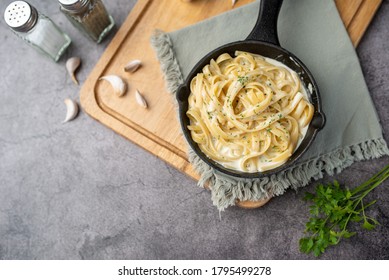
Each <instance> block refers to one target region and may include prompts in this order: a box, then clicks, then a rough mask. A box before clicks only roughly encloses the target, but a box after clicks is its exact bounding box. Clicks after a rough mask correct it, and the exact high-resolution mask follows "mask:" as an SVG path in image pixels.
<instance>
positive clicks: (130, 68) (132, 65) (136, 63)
mask: <svg viewBox="0 0 389 280" xmlns="http://www.w3.org/2000/svg"><path fill="white" fill-rule="evenodd" d="M141 66H142V61H140V60H138V59H136V60H133V61H130V62H129V63H128V64H127V65H126V66H125V67H124V71H126V72H130V73H134V72H135V71H136V70H138V69H139V67H141Z"/></svg>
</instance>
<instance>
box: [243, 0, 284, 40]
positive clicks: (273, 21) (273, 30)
mask: <svg viewBox="0 0 389 280" xmlns="http://www.w3.org/2000/svg"><path fill="white" fill-rule="evenodd" d="M282 1H283V0H261V5H260V8H259V15H258V20H257V23H256V24H255V26H254V28H253V30H252V31H251V33H250V35H249V36H248V37H247V38H246V40H255V41H265V42H268V43H271V44H274V45H278V46H279V45H280V42H279V41H278V33H277V19H278V14H279V12H280V9H281V5H282Z"/></svg>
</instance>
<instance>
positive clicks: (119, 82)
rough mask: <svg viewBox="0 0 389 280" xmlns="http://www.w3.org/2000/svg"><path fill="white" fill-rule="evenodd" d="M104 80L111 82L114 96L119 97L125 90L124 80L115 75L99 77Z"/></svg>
mask: <svg viewBox="0 0 389 280" xmlns="http://www.w3.org/2000/svg"><path fill="white" fill-rule="evenodd" d="M99 80H100V81H101V80H105V81H107V82H109V83H110V84H111V86H112V87H113V90H114V93H115V94H116V96H118V97H121V96H123V95H124V94H125V93H126V92H127V84H126V82H125V81H124V80H123V79H122V78H120V77H119V76H117V75H108V76H103V77H101V78H100V79H99Z"/></svg>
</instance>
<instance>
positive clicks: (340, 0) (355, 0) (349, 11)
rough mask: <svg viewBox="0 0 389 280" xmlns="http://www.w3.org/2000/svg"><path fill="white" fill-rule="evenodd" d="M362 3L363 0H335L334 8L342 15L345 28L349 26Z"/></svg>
mask: <svg viewBox="0 0 389 280" xmlns="http://www.w3.org/2000/svg"><path fill="white" fill-rule="evenodd" d="M362 2H363V0H335V4H336V7H337V8H338V11H339V13H340V14H341V15H342V20H343V23H344V26H345V27H346V28H347V27H348V26H349V25H350V23H351V21H352V20H353V18H354V16H355V14H356V13H357V11H358V9H359V7H360V6H361V4H362Z"/></svg>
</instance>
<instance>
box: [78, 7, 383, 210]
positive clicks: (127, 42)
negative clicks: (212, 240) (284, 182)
mask: <svg viewBox="0 0 389 280" xmlns="http://www.w3.org/2000/svg"><path fill="white" fill-rule="evenodd" d="M341 1H342V0H338V1H337V4H338V7H341V8H339V9H340V12H341V15H342V16H343V15H344V19H343V20H344V22H345V25H346V26H348V30H349V31H350V32H352V34H354V35H352V36H351V38H352V39H353V40H359V39H360V38H361V37H362V34H363V32H364V31H365V30H366V26H367V24H368V23H367V24H366V22H370V20H371V18H372V16H373V14H374V13H373V11H376V10H377V5H378V4H377V3H376V2H380V1H378V0H369V1H367V0H365V1H362V3H359V2H361V1H357V0H343V1H344V2H349V3H351V4H349V5H346V4H344V3H342V4H339V3H340V2H341ZM250 2H253V0H240V1H238V2H237V4H236V5H235V7H239V6H242V5H245V4H248V3H250ZM370 2H374V3H376V4H374V5H373V7H370V5H369V4H366V3H370ZM356 6H358V7H357V8H356ZM228 10H231V2H230V1H201V0H198V1H193V2H189V3H186V2H183V1H172V0H139V1H138V2H137V4H136V6H135V7H134V9H133V10H132V11H131V13H130V15H129V16H128V18H127V20H126V21H125V22H124V23H123V25H122V27H121V28H120V29H119V30H118V32H117V34H116V36H115V37H114V38H113V40H112V42H111V43H110V45H109V46H108V47H107V49H106V51H105V52H104V53H103V55H102V57H101V58H100V60H99V61H98V63H97V64H96V66H95V68H94V69H93V70H92V72H91V74H90V75H89V77H88V79H87V80H86V82H85V83H84V85H83V87H82V89H81V92H80V100H81V105H82V107H83V109H84V110H85V112H86V113H88V114H89V115H90V116H91V117H93V118H94V119H96V120H97V121H99V122H101V123H102V124H104V125H106V126H108V127H109V128H111V129H112V130H114V131H115V132H117V133H118V134H120V135H122V136H124V137H125V138H127V139H129V140H130V141H132V142H134V143H135V144H137V145H139V146H140V147H142V148H144V149H145V150H147V151H149V152H151V153H152V154H154V155H156V156H157V157H159V158H161V159H162V160H164V161H166V162H167V163H169V164H171V165H172V166H174V167H175V168H177V169H178V170H180V171H182V172H184V173H185V174H187V175H188V176H190V177H192V178H193V179H195V180H198V179H199V175H198V174H197V173H196V172H195V171H194V169H193V168H192V166H191V165H190V163H189V161H188V158H187V145H186V143H185V141H184V139H183V136H182V134H181V130H180V127H179V123H178V120H177V118H176V111H175V107H174V102H173V100H172V97H171V96H170V94H168V93H167V92H166V90H165V82H164V80H163V77H162V73H161V70H160V66H159V63H158V61H157V59H156V56H155V53H154V51H153V50H152V48H151V46H150V42H149V40H150V37H151V34H152V33H153V32H154V30H155V29H161V30H164V31H173V30H177V29H180V28H182V27H184V26H188V25H190V24H194V23H196V22H199V21H201V20H204V19H206V18H210V17H212V16H215V15H217V14H220V13H222V12H225V11H228ZM350 10H351V11H350ZM352 11H355V13H356V15H354V16H352V14H353V12H352ZM172 13H174V16H172ZM355 20H358V21H361V22H362V23H359V22H355V23H354V21H355ZM346 23H348V24H346ZM353 42H357V41H353ZM133 59H140V60H141V61H142V62H143V66H142V67H141V68H140V69H139V70H138V71H137V72H135V73H132V74H129V73H127V72H125V71H124V69H123V68H124V66H125V65H126V64H127V63H128V62H129V61H131V60H133ZM110 74H115V75H119V76H121V77H122V78H123V79H124V80H125V81H126V82H127V83H128V85H129V91H128V92H127V94H126V95H125V96H124V97H121V98H119V97H117V96H115V95H114V94H113V93H112V90H111V88H110V86H109V85H108V83H106V82H104V81H98V79H99V77H101V76H103V75H110ZM136 89H139V91H140V92H142V94H143V95H144V97H145V98H146V100H147V102H148V104H149V108H148V109H144V108H142V107H140V106H139V105H138V104H137V103H136V101H135V91H136ZM266 202H267V200H266V201H254V202H251V201H243V202H239V205H240V206H241V207H244V208H257V207H260V206H262V205H263V204H265V203H266Z"/></svg>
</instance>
